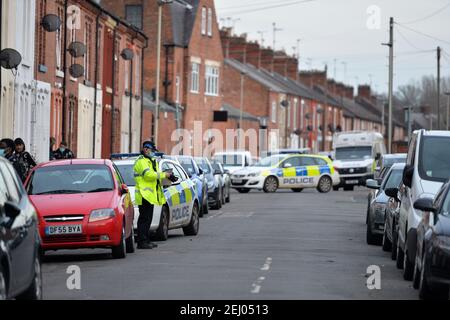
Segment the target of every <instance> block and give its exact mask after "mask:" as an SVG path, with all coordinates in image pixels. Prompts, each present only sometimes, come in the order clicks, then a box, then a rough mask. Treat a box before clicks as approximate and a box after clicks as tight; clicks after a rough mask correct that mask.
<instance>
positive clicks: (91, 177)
mask: <svg viewBox="0 0 450 320" xmlns="http://www.w3.org/2000/svg"><path fill="white" fill-rule="evenodd" d="M112 190H114V180H113V177H112V175H111V170H110V169H109V168H108V167H107V166H105V165H62V166H51V167H42V168H38V169H37V170H36V171H34V173H33V175H32V177H31V179H30V182H29V183H28V185H27V192H28V194H29V195H48V194H77V193H96V192H105V191H112Z"/></svg>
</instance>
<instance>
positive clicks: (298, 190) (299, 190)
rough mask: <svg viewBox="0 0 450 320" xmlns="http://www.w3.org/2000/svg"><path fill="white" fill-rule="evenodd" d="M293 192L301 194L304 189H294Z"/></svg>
mask: <svg viewBox="0 0 450 320" xmlns="http://www.w3.org/2000/svg"><path fill="white" fill-rule="evenodd" d="M291 190H292V191H293V192H297V193H299V192H302V191H303V188H293V189H291Z"/></svg>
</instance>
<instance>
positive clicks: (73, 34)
mask: <svg viewBox="0 0 450 320" xmlns="http://www.w3.org/2000/svg"><path fill="white" fill-rule="evenodd" d="M70 33H71V36H70V41H71V42H75V41H77V29H76V28H72V30H71V31H70ZM75 61H76V60H75V57H73V56H71V64H75Z"/></svg>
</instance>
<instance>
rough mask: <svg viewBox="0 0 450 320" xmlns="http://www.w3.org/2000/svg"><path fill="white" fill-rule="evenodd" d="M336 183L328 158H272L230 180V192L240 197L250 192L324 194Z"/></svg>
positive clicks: (280, 155)
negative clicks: (312, 190)
mask: <svg viewBox="0 0 450 320" xmlns="http://www.w3.org/2000/svg"><path fill="white" fill-rule="evenodd" d="M339 183H340V178H339V174H338V173H337V171H336V170H335V169H334V168H333V163H332V162H331V160H330V159H329V158H328V157H324V156H319V155H305V154H296V155H286V154H279V155H273V156H270V157H267V158H264V159H262V160H261V161H260V162H258V163H256V164H255V165H254V166H251V167H247V168H244V169H241V170H238V171H236V172H234V173H233V174H232V176H231V185H232V188H234V189H236V190H237V191H239V192H241V193H247V192H249V191H250V190H251V189H258V190H264V192H275V191H277V190H278V189H292V191H294V192H301V191H303V189H304V188H317V190H318V191H319V192H321V193H327V192H330V191H331V189H332V188H333V186H335V185H338V184H339Z"/></svg>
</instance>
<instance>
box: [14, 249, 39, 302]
mask: <svg viewBox="0 0 450 320" xmlns="http://www.w3.org/2000/svg"><path fill="white" fill-rule="evenodd" d="M16 299H17V300H42V270H41V261H40V260H39V256H36V258H35V259H34V277H33V282H32V283H31V285H30V286H29V287H28V289H27V290H26V291H25V292H23V293H21V294H20V295H18V296H17V297H16Z"/></svg>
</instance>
